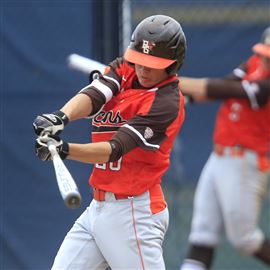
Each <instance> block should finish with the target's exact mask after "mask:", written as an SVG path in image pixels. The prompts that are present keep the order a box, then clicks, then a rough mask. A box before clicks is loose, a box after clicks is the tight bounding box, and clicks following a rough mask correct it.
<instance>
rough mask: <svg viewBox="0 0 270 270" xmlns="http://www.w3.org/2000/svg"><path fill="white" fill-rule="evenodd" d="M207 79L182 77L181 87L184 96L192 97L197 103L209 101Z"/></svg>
mask: <svg viewBox="0 0 270 270" xmlns="http://www.w3.org/2000/svg"><path fill="white" fill-rule="evenodd" d="M207 81H208V80H207V79H206V78H198V79H197V78H189V77H180V78H179V85H180V89H181V91H182V93H183V94H184V95H190V96H192V97H193V99H194V100H196V101H203V100H206V99H207V92H206V91H207Z"/></svg>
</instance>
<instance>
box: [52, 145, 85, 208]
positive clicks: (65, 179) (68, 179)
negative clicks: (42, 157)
mask: <svg viewBox="0 0 270 270" xmlns="http://www.w3.org/2000/svg"><path fill="white" fill-rule="evenodd" d="M47 146H48V149H49V151H50V153H51V155H52V161H53V166H54V171H55V175H56V180H57V184H58V188H59V191H60V193H61V196H62V198H63V200H64V202H65V204H66V206H67V207H69V208H73V209H74V208H78V207H80V205H81V202H82V197H81V194H80V192H79V190H78V187H77V185H76V183H75V181H74V179H73V177H72V176H71V174H70V172H69V170H68V169H67V167H66V166H65V164H64V162H63V161H62V159H61V158H60V156H59V154H58V152H57V150H56V146H55V145H54V144H53V142H52V140H48V142H47Z"/></svg>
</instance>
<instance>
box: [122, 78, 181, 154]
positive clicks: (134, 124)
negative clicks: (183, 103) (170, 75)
mask: <svg viewBox="0 0 270 270" xmlns="http://www.w3.org/2000/svg"><path fill="white" fill-rule="evenodd" d="M179 111H180V91H179V89H178V82H173V83H171V84H170V85H167V86H166V87H163V88H160V89H159V90H158V91H156V93H155V95H153V96H152V97H150V98H149V99H148V100H145V102H144V104H142V106H141V109H140V111H139V112H138V113H137V115H136V116H135V117H133V118H132V119H130V120H128V121H127V123H126V124H124V125H123V126H122V127H121V128H120V129H121V131H122V132H126V133H128V134H129V135H130V136H131V137H132V138H133V139H134V140H135V141H136V143H137V145H139V147H142V148H144V149H146V150H150V151H155V150H158V149H159V148H160V145H161V143H162V142H164V141H165V140H166V138H167V135H166V132H167V130H168V128H169V127H170V125H172V123H173V122H174V120H175V119H176V118H177V117H178V115H179Z"/></svg>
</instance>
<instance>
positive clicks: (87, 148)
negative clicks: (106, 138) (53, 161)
mask: <svg viewBox="0 0 270 270" xmlns="http://www.w3.org/2000/svg"><path fill="white" fill-rule="evenodd" d="M111 153H112V148H111V145H110V143H108V142H97V143H88V144H76V143H69V155H68V157H67V158H68V159H71V160H76V161H80V162H84V163H105V162H108V160H109V158H110V155H111Z"/></svg>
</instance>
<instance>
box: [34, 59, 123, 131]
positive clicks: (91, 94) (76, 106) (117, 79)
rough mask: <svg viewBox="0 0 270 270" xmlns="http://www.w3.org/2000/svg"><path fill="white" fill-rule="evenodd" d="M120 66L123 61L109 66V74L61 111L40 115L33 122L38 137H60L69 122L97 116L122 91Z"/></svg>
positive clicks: (84, 90)
mask: <svg viewBox="0 0 270 270" xmlns="http://www.w3.org/2000/svg"><path fill="white" fill-rule="evenodd" d="M120 65H121V59H120V60H119V59H117V60H115V61H113V62H112V63H111V64H110V65H109V66H108V69H107V73H106V71H105V73H104V75H100V76H99V77H97V78H95V79H94V80H93V81H92V82H91V83H90V84H89V85H87V86H86V87H84V88H83V89H82V90H80V91H79V93H78V94H77V95H75V96H74V97H72V98H71V99H70V100H69V101H68V102H67V103H66V104H65V105H64V106H63V107H62V108H61V109H60V110H58V111H55V112H52V113H49V114H42V115H38V116H37V117H36V118H35V120H34V122H33V127H34V131H35V133H36V134H37V135H38V136H42V135H44V134H45V132H47V133H49V134H51V135H55V134H56V135H58V134H60V133H61V131H62V130H63V129H64V127H65V126H66V125H67V124H68V123H69V122H71V121H74V120H77V119H81V118H85V117H91V116H93V115H95V114H96V113H97V112H98V111H99V110H100V109H101V108H102V107H103V105H104V104H105V103H107V102H108V101H109V100H110V99H111V98H112V96H113V95H114V94H116V93H117V92H118V91H119V90H120V84H121V79H122V77H121V74H119V73H120V71H121V68H120ZM117 68H118V72H117V71H116V69H117Z"/></svg>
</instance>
